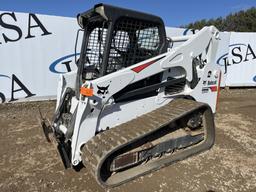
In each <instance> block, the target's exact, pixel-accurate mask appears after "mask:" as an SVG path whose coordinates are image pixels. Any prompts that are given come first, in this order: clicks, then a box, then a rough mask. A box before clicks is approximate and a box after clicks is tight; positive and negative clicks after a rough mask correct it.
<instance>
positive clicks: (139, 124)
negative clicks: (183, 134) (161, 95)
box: [82, 99, 209, 186]
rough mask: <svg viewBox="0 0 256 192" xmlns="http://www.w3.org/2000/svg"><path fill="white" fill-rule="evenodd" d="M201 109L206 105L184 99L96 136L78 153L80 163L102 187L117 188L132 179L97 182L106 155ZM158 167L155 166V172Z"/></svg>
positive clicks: (99, 179) (99, 180) (174, 101)
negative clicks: (80, 153) (118, 181)
mask: <svg viewBox="0 0 256 192" xmlns="http://www.w3.org/2000/svg"><path fill="white" fill-rule="evenodd" d="M202 106H207V105H206V104H202V103H199V102H195V101H192V100H187V99H175V100H173V101H172V102H170V103H169V104H167V105H165V106H163V107H160V108H158V109H156V110H153V111H152V112H149V113H147V114H144V115H142V116H139V117H137V118H136V119H133V120H131V121H128V122H126V123H123V124H121V125H118V126H116V127H114V128H111V129H110V130H108V131H104V132H102V133H99V134H97V135H96V136H94V137H93V138H92V139H90V140H89V141H88V142H87V143H86V144H85V145H84V147H83V149H82V159H83V163H84V164H85V166H86V168H87V169H89V170H90V172H91V173H92V175H93V176H94V177H95V178H96V180H97V181H98V182H99V183H100V184H101V185H103V186H117V185H119V184H122V183H124V182H126V181H128V180H131V179H133V178H135V177H132V178H129V177H128V178H127V180H125V181H122V182H120V183H116V184H113V185H108V184H107V183H105V182H104V181H102V180H101V178H100V177H101V176H100V168H101V166H102V164H103V162H104V161H105V160H106V158H107V157H108V155H109V154H112V153H113V152H114V151H116V150H118V149H120V148H121V147H123V146H125V145H129V144H130V143H132V142H134V141H137V140H139V139H140V138H142V137H144V136H146V135H149V134H150V133H152V132H153V131H156V130H158V129H161V128H162V127H163V126H165V125H168V124H169V123H170V122H171V121H174V120H177V119H179V118H180V117H181V116H184V115H186V114H188V113H189V112H192V111H194V110H195V109H198V108H200V107H202ZM207 107H208V106H207ZM208 108H209V107H208ZM161 167H162V166H159V168H161ZM140 175H143V174H139V175H136V177H137V176H140Z"/></svg>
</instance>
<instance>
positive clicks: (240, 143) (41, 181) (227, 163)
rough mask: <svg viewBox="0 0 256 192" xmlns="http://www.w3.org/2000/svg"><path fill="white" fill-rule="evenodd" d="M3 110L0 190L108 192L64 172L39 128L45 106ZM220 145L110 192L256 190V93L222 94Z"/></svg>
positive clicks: (48, 106)
mask: <svg viewBox="0 0 256 192" xmlns="http://www.w3.org/2000/svg"><path fill="white" fill-rule="evenodd" d="M54 105H55V103H54V102H49V101H45V102H33V103H26V104H25V103H17V104H2V105H0V191H1V192H5V191H8V192H9V191H15V192H16V191H47V192H48V191H61V192H62V191H74V192H77V191H85V192H90V191H91V192H96V191H104V190H103V189H102V188H101V187H100V186H98V184H97V183H96V182H95V180H94V179H93V178H92V176H91V175H90V174H89V173H88V172H87V170H86V168H84V169H82V170H81V171H80V172H75V171H74V170H72V169H69V170H64V168H63V165H62V162H61V160H60V158H59V156H58V154H57V152H56V150H55V148H54V147H53V145H52V144H49V143H47V142H46V140H45V138H44V136H43V134H42V131H41V129H40V127H39V125H38V121H37V116H38V111H37V108H38V106H40V108H42V111H43V112H44V113H45V112H47V111H49V113H48V116H49V117H50V116H51V114H52V112H53V111H54ZM215 122H216V143H215V145H214V147H213V148H212V149H211V150H210V151H207V152H205V153H202V154H200V155H197V156H194V157H191V158H189V159H186V160H183V161H181V162H178V163H175V164H173V165H171V166H168V167H166V168H163V169H161V170H159V171H156V172H154V173H152V174H149V175H146V176H144V177H140V178H138V179H136V180H134V181H132V182H129V183H127V184H124V185H122V186H120V187H117V188H114V189H111V190H108V191H110V192H112V191H113V192H117V191H121V192H129V191H131V192H135V191H149V192H151V191H159V192H165V191H166V192H167V191H168V192H169V191H195V192H198V191H199V192H200V191H202V192H206V191H216V192H219V191H221V192H228V191H232V192H233V191H256V89H240V90H238V89H231V90H229V91H226V90H222V92H221V97H220V105H219V110H218V113H217V114H216V116H215Z"/></svg>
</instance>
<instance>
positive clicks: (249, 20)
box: [183, 7, 256, 32]
mask: <svg viewBox="0 0 256 192" xmlns="http://www.w3.org/2000/svg"><path fill="white" fill-rule="evenodd" d="M210 25H214V26H215V27H217V28H218V29H219V30H220V31H237V32H256V8H255V7H252V8H250V9H247V10H245V11H239V12H237V13H232V14H230V15H228V16H226V17H225V18H222V17H219V18H217V19H210V20H205V19H203V20H201V21H196V22H194V23H190V24H188V25H185V26H183V27H186V28H190V29H201V28H203V27H204V26H210Z"/></svg>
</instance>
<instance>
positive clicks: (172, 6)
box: [0, 0, 256, 27]
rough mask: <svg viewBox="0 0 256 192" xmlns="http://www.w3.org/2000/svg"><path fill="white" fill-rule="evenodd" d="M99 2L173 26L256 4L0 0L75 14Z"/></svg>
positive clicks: (7, 7) (4, 7) (237, 0)
mask: <svg viewBox="0 0 256 192" xmlns="http://www.w3.org/2000/svg"><path fill="white" fill-rule="evenodd" d="M97 3H107V4H111V5H115V6H120V7H125V8H130V9H134V10H137V11H143V12H147V13H151V14H154V15H158V16H160V17H161V18H162V19H163V20H164V23H165V25H166V26H171V27H179V26H182V25H186V24H188V23H191V22H195V21H197V20H201V19H210V18H217V17H220V16H222V17H224V16H226V15H228V14H229V13H234V12H237V11H240V10H245V9H248V8H250V7H252V6H254V7H256V0H169V1H168V0H101V1H100V0H97V1H95V0H0V11H13V12H29V13H37V14H46V15H57V16H66V17H76V15H77V14H78V13H81V12H84V11H86V10H88V9H90V8H92V7H93V5H95V4H97Z"/></svg>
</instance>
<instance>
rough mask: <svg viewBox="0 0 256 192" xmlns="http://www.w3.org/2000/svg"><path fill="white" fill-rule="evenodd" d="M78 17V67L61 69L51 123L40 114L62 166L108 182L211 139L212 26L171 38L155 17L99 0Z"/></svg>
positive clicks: (215, 81) (215, 80) (215, 79)
mask: <svg viewBox="0 0 256 192" xmlns="http://www.w3.org/2000/svg"><path fill="white" fill-rule="evenodd" d="M78 23H79V25H80V26H81V28H82V30H83V41H82V48H81V52H80V57H79V61H78V63H77V66H78V69H77V70H76V71H72V72H69V73H66V74H63V75H60V80H59V87H58V94H57V107H56V111H55V114H54V117H53V122H52V123H51V124H50V125H48V126H47V125H46V122H45V121H42V125H43V128H44V131H45V134H46V136H47V137H48V134H49V133H50V132H52V135H53V136H54V139H55V140H56V141H57V144H58V146H57V148H58V150H59V152H60V155H61V157H62V160H63V163H64V165H65V166H66V167H71V166H72V167H74V168H76V167H77V166H79V165H80V164H81V163H82V164H83V165H84V166H85V167H86V168H87V169H89V170H90V172H91V173H92V174H93V176H94V177H95V178H96V180H97V182H98V183H99V184H101V185H103V186H106V187H113V186H117V185H120V184H122V183H124V182H127V181H129V180H131V179H134V178H135V177H138V176H141V175H143V174H146V173H149V172H151V171H154V170H157V169H160V168H162V167H164V166H167V165H169V164H171V163H173V162H176V161H178V160H182V159H184V158H186V157H189V156H191V155H195V154H197V153H200V152H202V151H205V150H207V149H209V148H210V147H211V146H212V145H213V143H214V137H215V127H214V116H213V113H214V112H215V109H216V102H217V95H218V90H219V80H220V70H219V69H218V67H217V65H216V64H215V56H216V49H217V45H218V41H219V32H218V30H217V29H216V28H215V27H213V26H211V27H204V28H203V29H202V30H201V31H199V32H198V33H196V34H194V35H191V36H182V37H175V38H172V37H167V36H166V32H165V27H164V23H163V21H162V19H161V18H159V17H157V16H154V15H150V14H146V13H141V12H137V11H133V10H128V9H123V8H118V7H114V6H110V5H105V4H98V5H95V6H94V8H92V9H90V10H88V11H86V12H85V13H82V14H80V15H79V16H78ZM175 42H179V43H180V44H181V45H180V46H178V47H175V48H172V44H173V43H175Z"/></svg>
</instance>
